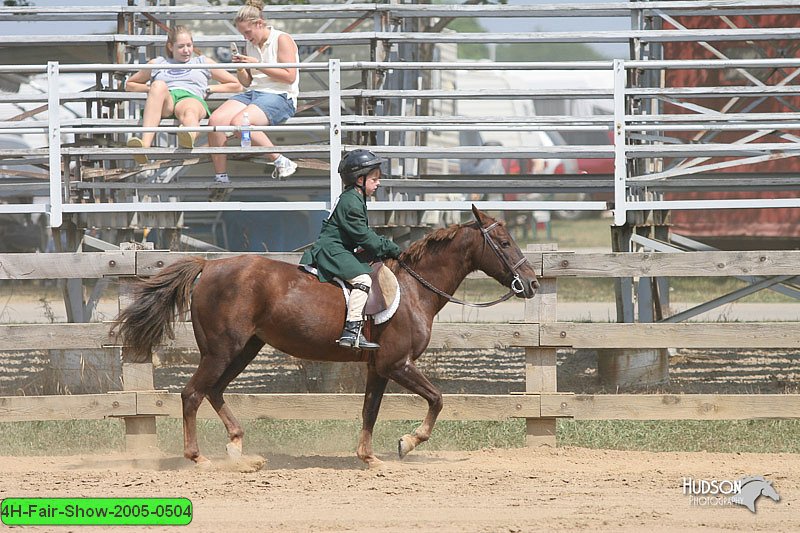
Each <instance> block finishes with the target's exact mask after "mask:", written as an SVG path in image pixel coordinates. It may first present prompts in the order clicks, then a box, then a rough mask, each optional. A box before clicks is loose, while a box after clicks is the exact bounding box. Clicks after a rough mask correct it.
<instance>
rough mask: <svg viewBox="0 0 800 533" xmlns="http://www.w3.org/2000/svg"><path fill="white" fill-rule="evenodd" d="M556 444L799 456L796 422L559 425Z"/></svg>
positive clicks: (563, 422)
mask: <svg viewBox="0 0 800 533" xmlns="http://www.w3.org/2000/svg"><path fill="white" fill-rule="evenodd" d="M557 439H558V444H559V445H560V446H579V447H583V448H599V449H611V450H639V451H652V452H700V451H706V452H717V453H800V420H659V421H639V420H635V421H634V420H559V421H558V431H557Z"/></svg>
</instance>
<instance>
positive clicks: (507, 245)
mask: <svg viewBox="0 0 800 533" xmlns="http://www.w3.org/2000/svg"><path fill="white" fill-rule="evenodd" d="M500 246H502V247H503V248H508V247H509V246H511V243H510V242H508V241H500Z"/></svg>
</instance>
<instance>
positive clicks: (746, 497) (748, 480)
mask: <svg viewBox="0 0 800 533" xmlns="http://www.w3.org/2000/svg"><path fill="white" fill-rule="evenodd" d="M739 483H741V486H742V490H741V491H740V492H739V494H736V495H735V496H731V503H735V504H738V505H744V506H745V507H747V508H748V509H750V512H752V513H755V512H756V500H758V498H759V497H760V496H766V497H768V498H772V499H773V500H774V501H776V502H777V501H780V499H781V497H780V495H778V492H777V491H776V490H775V487H773V486H772V481H767V480H766V479H764V477H763V476H750V477H744V478H742V479H740V480H739Z"/></svg>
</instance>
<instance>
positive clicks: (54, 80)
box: [47, 61, 62, 228]
mask: <svg viewBox="0 0 800 533" xmlns="http://www.w3.org/2000/svg"><path fill="white" fill-rule="evenodd" d="M58 87H59V83H58V61H48V62H47V141H48V155H49V164H50V209H49V211H50V227H51V228H57V227H59V226H61V222H62V218H61V213H62V211H61V205H62V198H61V123H60V117H59V111H60V110H61V105H60V102H59V98H58Z"/></svg>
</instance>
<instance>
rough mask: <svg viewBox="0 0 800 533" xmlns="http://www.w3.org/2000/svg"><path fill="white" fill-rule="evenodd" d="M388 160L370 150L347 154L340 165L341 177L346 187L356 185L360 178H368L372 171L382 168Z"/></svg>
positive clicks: (361, 149) (359, 150)
mask: <svg viewBox="0 0 800 533" xmlns="http://www.w3.org/2000/svg"><path fill="white" fill-rule="evenodd" d="M384 162H386V159H384V158H382V157H378V156H377V155H375V154H373V153H372V152H370V151H369V150H364V149H363V148H359V149H358V150H353V151H351V152H347V153H346V154H345V155H344V157H343V158H342V161H341V162H340V163H339V175H340V176H341V177H342V181H343V182H344V184H345V185H354V184H355V182H356V180H357V179H358V178H359V176H366V175H367V174H369V173H370V172H371V171H372V169H375V168H378V167H380V166H381V165H382V164H383V163H384Z"/></svg>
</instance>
